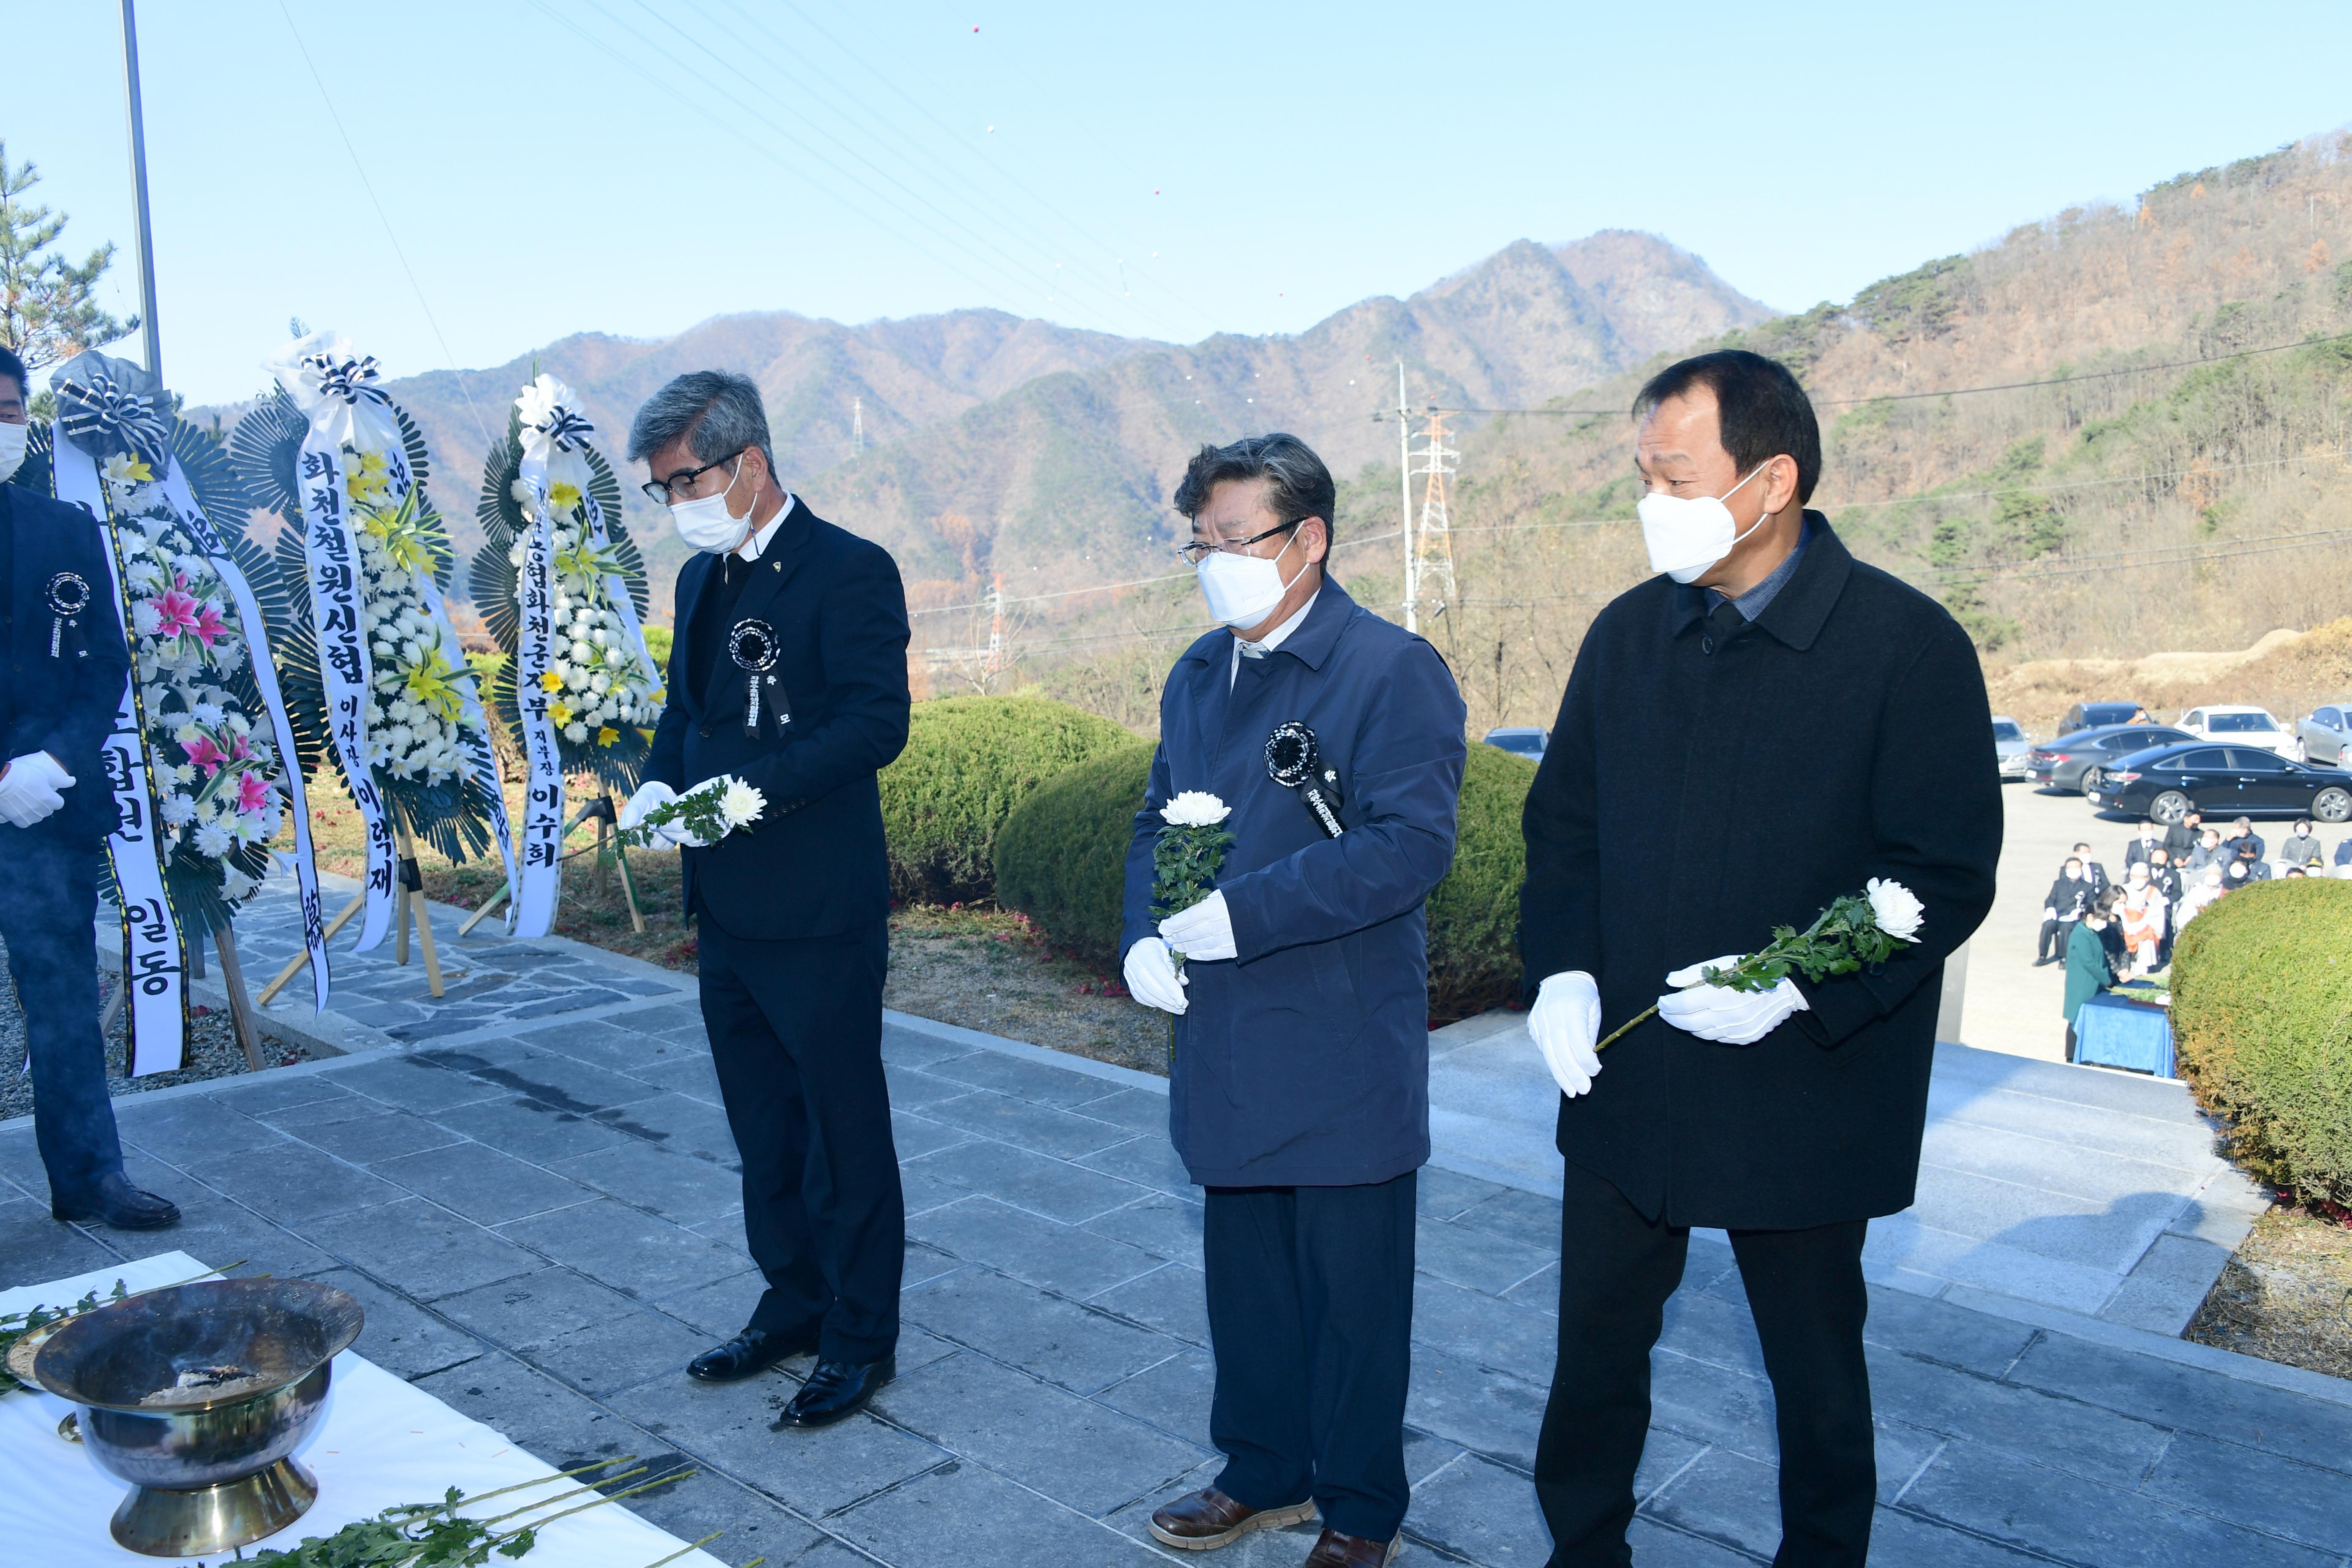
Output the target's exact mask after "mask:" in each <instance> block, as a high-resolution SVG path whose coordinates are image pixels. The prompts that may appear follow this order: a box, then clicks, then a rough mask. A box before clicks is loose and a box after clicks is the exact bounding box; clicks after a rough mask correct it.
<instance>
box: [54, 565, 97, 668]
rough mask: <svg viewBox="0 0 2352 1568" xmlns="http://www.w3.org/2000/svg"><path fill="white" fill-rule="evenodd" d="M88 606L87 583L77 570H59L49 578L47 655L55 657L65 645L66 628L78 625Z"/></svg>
mask: <svg viewBox="0 0 2352 1568" xmlns="http://www.w3.org/2000/svg"><path fill="white" fill-rule="evenodd" d="M87 609H89V583H87V582H85V581H84V580H83V578H82V575H81V574H80V573H79V572H60V573H58V574H57V575H56V576H54V577H52V578H50V579H49V614H50V616H53V617H54V618H53V619H52V620H51V621H50V622H49V657H50V658H57V657H58V649H59V648H60V647H63V646H64V645H65V635H66V628H67V627H68V626H79V625H80V624H81V622H80V620H79V616H80V615H81V613H82V612H83V611H84V610H87Z"/></svg>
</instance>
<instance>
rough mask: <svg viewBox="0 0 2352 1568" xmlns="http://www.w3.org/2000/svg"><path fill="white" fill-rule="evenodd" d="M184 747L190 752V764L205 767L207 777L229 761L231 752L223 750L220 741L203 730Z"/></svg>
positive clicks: (218, 770)
mask: <svg viewBox="0 0 2352 1568" xmlns="http://www.w3.org/2000/svg"><path fill="white" fill-rule="evenodd" d="M184 750H185V751H186V752H187V753H188V762H189V763H190V764H191V765H193V766H195V767H199V768H202V769H204V770H205V776H206V777H210V776H211V775H213V774H214V773H218V772H220V771H221V764H222V763H226V762H227V761H229V754H228V753H227V752H224V751H222V750H221V748H220V742H218V741H215V740H214V739H213V738H212V737H211V736H210V735H206V734H203V733H201V732H200V733H198V735H197V736H196V738H195V739H194V740H193V741H190V742H187V743H186V745H185V746H184Z"/></svg>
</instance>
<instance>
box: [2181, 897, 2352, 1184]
mask: <svg viewBox="0 0 2352 1568" xmlns="http://www.w3.org/2000/svg"><path fill="white" fill-rule="evenodd" d="M2172 1028H2173V1037H2174V1044H2175V1048H2176V1050H2177V1051H2178V1053H2179V1059H2180V1070H2181V1073H2182V1076H2184V1077H2186V1078H2187V1079H2189V1083H2190V1085H2191V1087H2193V1088H2194V1089H2195V1090H2196V1093H2197V1099H2198V1100H2199V1102H2200V1104H2202V1105H2203V1106H2204V1107H2205V1108H2206V1109H2207V1110H2210V1111H2212V1112H2214V1113H2215V1114H2216V1115H2218V1116H2220V1117H2221V1118H2222V1119H2223V1121H2225V1122H2226V1124H2227V1125H2228V1127H2229V1145H2230V1152H2231V1155H2232V1156H2233V1157H2234V1158H2236V1159H2237V1160H2238V1161H2239V1162H2240V1163H2242V1164H2243V1165H2245V1166H2246V1167H2247V1168H2248V1169H2249V1170H2251V1171H2252V1172H2253V1173H2255V1174H2256V1175H2258V1176H2260V1177H2262V1178H2263V1180H2264V1181H2267V1182H2269V1183H2270V1184H2273V1186H2276V1187H2279V1188H2281V1189H2282V1190H2284V1191H2285V1192H2288V1193H2291V1194H2294V1196H2296V1197H2297V1198H2299V1199H2302V1200H2305V1201H2311V1200H2320V1201H2324V1202H2326V1203H2329V1204H2335V1205H2352V884H2347V883H2345V882H2335V881H2320V880H2317V879H2312V880H2300V879H2298V880H2295V881H2291V882H2288V881H2281V882H2265V883H2261V884H2258V885H2257V886H2255V887H2252V888H2245V889H2240V890H2239V891H2237V892H2234V893H2231V895H2230V896H2229V897H2228V898H2226V899H2223V900H2221V902H2220V903H2218V904H2215V905H2214V906H2213V907H2212V908H2210V909H2209V910H2206V911H2205V912H2204V913H2203V914H2201V915H2199V916H2198V917H2197V919H2196V921H2194V922H2193V923H2191V924H2190V925H2189V928H2188V929H2187V930H2186V931H2182V932H2181V933H2180V942H2179V946H2178V947H2177V948H2176V949H2175V950H2174V952H2173V958H2172Z"/></svg>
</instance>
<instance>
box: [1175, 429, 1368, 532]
mask: <svg viewBox="0 0 2352 1568" xmlns="http://www.w3.org/2000/svg"><path fill="white" fill-rule="evenodd" d="M1232 479H1265V480H1266V481H1267V484H1266V487H1265V504H1266V505H1267V507H1269V508H1270V509H1271V510H1273V512H1274V515H1275V516H1276V517H1277V518H1279V519H1281V520H1282V521H1284V522H1286V523H1291V522H1300V521H1305V520H1306V519H1307V518H1310V517H1319V518H1321V519H1322V520H1323V534H1324V538H1325V540H1326V541H1327V542H1328V541H1329V540H1330V539H1332V538H1334V537H1336V535H1337V534H1338V532H1339V526H1338V520H1337V519H1336V518H1334V517H1333V516H1332V515H1331V514H1332V513H1333V512H1334V511H1337V510H1339V490H1338V488H1337V487H1336V486H1334V485H1333V484H1332V482H1331V470H1330V469H1328V468H1325V467H1324V466H1323V459H1322V458H1318V457H1317V456H1316V455H1315V452H1314V449H1313V448H1312V447H1308V446H1307V443H1306V442H1304V441H1302V440H1300V439H1299V438H1298V437H1296V436H1291V435H1286V434H1285V433H1284V432H1282V431H1280V430H1276V431H1275V432H1273V433H1272V434H1271V435H1265V436H1245V437H1243V438H1242V439H1240V440H1238V441H1236V442H1234V444H1233V445H1232V446H1230V447H1202V448H1201V449H1200V450H1199V451H1198V452H1195V453H1194V454H1193V455H1192V461H1191V462H1190V463H1187V464H1186V465H1185V466H1184V479H1183V482H1182V483H1181V484H1179V485H1178V486H1177V487H1176V496H1175V501H1176V510H1178V511H1181V512H1182V513H1183V514H1184V515H1185V516H1186V517H1191V518H1197V517H1199V516H1200V515H1201V509H1202V507H1204V506H1207V505H1208V504H1209V492H1210V491H1212V490H1213V489H1216V488H1217V487H1218V486H1219V485H1221V484H1223V483H1225V482H1226V481H1228V480H1232Z"/></svg>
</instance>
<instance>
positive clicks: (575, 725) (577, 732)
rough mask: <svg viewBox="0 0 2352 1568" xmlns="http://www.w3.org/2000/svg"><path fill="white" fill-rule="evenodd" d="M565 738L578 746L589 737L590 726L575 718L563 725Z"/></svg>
mask: <svg viewBox="0 0 2352 1568" xmlns="http://www.w3.org/2000/svg"><path fill="white" fill-rule="evenodd" d="M563 738H564V739H565V740H567V741H569V742H572V744H573V745H575V746H576V745H578V744H579V743H580V742H583V741H585V740H586V739H587V738H588V726H587V725H585V724H583V723H582V722H580V721H578V720H577V719H575V720H573V721H572V722H571V723H569V724H566V725H565V726H563Z"/></svg>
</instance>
